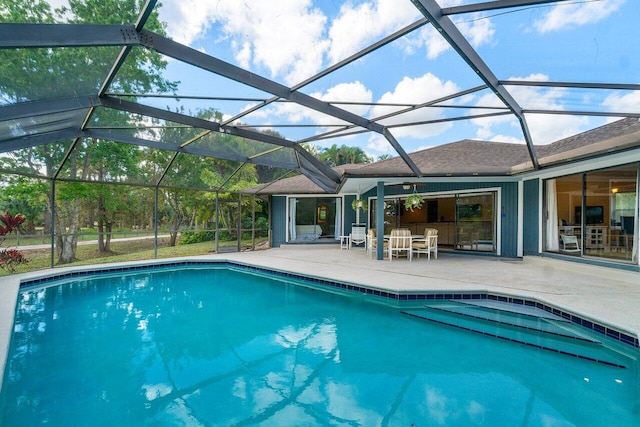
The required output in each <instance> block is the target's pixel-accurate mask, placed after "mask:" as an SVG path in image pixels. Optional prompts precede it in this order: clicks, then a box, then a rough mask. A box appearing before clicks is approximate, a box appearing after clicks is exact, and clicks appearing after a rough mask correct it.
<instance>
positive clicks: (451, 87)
mask: <svg viewBox="0 0 640 427" xmlns="http://www.w3.org/2000/svg"><path fill="white" fill-rule="evenodd" d="M60 1H61V0H60ZM436 1H438V3H439V4H440V5H441V6H443V7H447V6H457V5H464V4H472V3H479V2H480V1H478V0H473V1H472V0H436ZM161 3H162V7H160V9H159V13H160V19H161V20H162V21H164V22H166V25H167V26H166V29H167V33H168V35H169V36H170V37H171V38H173V39H174V40H176V41H179V42H182V43H185V44H187V45H188V46H190V47H192V48H194V49H197V50H200V51H203V52H206V53H208V54H210V55H213V56H215V57H217V58H220V59H222V60H224V61H227V62H229V63H232V64H235V65H238V66H241V67H243V68H246V69H248V70H250V71H252V72H254V73H256V74H259V75H261V76H264V77H267V78H269V79H272V80H274V81H277V82H279V83H282V84H284V85H287V86H293V85H296V84H298V83H300V82H302V81H304V80H305V79H307V78H309V77H310V76H313V75H315V74H316V73H318V72H319V71H321V70H323V69H324V68H326V67H328V66H330V65H332V64H335V63H336V62H338V61H340V60H342V59H344V58H346V57H348V56H350V55H352V54H354V53H356V52H358V51H359V50H360V49H363V48H365V47H367V46H369V45H370V44H372V43H374V42H375V41H377V40H379V39H381V38H383V37H385V36H387V35H389V34H391V33H393V32H394V31H396V30H398V29H400V28H402V27H404V26H406V25H409V24H411V23H413V22H415V21H417V20H418V19H420V18H421V17H422V15H421V14H420V13H419V12H418V10H417V9H416V8H415V7H414V6H413V4H412V3H411V1H409V0H374V1H358V0H353V1H347V2H343V1H341V0H332V1H328V0H322V1H315V2H314V1H311V0H287V1H265V0H243V1H205V0H164V1H162V2H161ZM451 19H452V20H453V22H454V23H455V24H456V26H457V27H458V29H460V31H461V32H462V33H463V34H464V35H465V36H466V37H467V39H468V40H469V41H470V42H471V45H472V46H473V48H474V49H476V50H477V52H478V53H479V54H480V56H481V57H482V58H483V59H484V61H485V62H486V64H487V65H488V66H489V67H490V68H491V69H492V71H493V72H494V73H495V74H496V75H497V77H498V79H500V80H509V79H516V80H518V79H520V80H525V79H526V80H535V81H556V82H557V81H577V82H595V83H629V84H638V83H640V45H639V44H638V43H637V26H638V23H639V22H640V4H638V1H637V0H586V1H571V0H569V1H562V2H559V3H557V4H548V5H540V6H530V7H522V8H519V9H516V10H513V9H512V10H498V11H489V12H482V13H473V14H464V15H455V16H452V17H451ZM166 77H167V78H169V79H172V80H180V81H181V86H180V90H179V93H180V94H182V95H204V96H212V97H216V96H220V97H225V96H233V97H239V98H270V95H268V94H264V93H262V92H260V91H258V90H255V89H252V88H248V87H246V86H243V85H240V84H237V83H234V82H230V81H228V80H226V79H223V78H220V77H218V76H214V75H212V74H210V73H205V72H203V71H199V70H196V69H194V68H193V67H191V66H188V65H185V64H182V63H179V62H177V61H174V60H170V62H169V67H168V69H167V73H166ZM480 84H482V82H481V80H480V79H479V78H478V77H477V76H476V75H475V73H473V72H472V71H471V70H470V68H469V67H468V66H467V65H466V64H465V63H464V62H463V61H462V60H461V59H460V58H459V57H458V56H457V54H456V53H455V52H454V51H453V50H452V49H451V48H450V47H449V45H448V44H447V42H446V41H445V40H444V39H443V38H442V37H441V36H440V35H439V34H438V33H437V31H435V30H434V29H433V28H432V27H431V25H429V24H427V25H425V26H423V27H421V28H420V29H418V30H416V31H413V32H412V33H411V34H409V35H408V36H406V37H403V38H401V39H399V40H397V41H395V42H393V43H391V44H389V45H387V46H385V47H383V48H381V49H379V50H377V51H375V52H374V53H372V54H369V55H367V56H366V57H364V58H362V59H359V60H357V61H355V62H353V63H351V64H349V65H348V66H346V67H344V68H342V69H340V70H339V71H337V72H335V73H333V74H332V75H330V76H327V77H324V78H322V79H320V80H318V81H316V82H314V83H312V84H310V85H308V86H305V87H303V88H302V89H301V91H302V92H305V93H308V94H310V95H312V96H314V97H317V98H320V99H323V100H325V101H332V102H335V101H354V102H362V103H389V104H421V103H424V102H427V101H430V100H433V99H438V98H440V97H443V96H446V95H449V94H452V93H455V92H459V91H462V90H465V89H470V88H472V87H475V86H477V85H480ZM510 90H511V93H512V94H513V96H514V98H515V99H516V101H518V103H519V104H520V105H521V106H522V107H524V108H528V109H544V108H552V109H559V110H567V111H569V110H571V111H573V110H595V111H601V112H610V111H615V112H635V113H637V112H639V111H640V108H639V107H640V91H620V90H606V91H605V90H585V89H580V90H578V89H567V88H544V87H531V86H527V87H513V86H512V87H510ZM145 102H153V103H156V104H157V105H162V106H163V107H166V106H168V107H170V108H175V107H177V106H178V104H174V103H172V102H171V101H167V100H162V101H148V100H147V101H145ZM447 104H448V105H449V106H455V107H457V108H451V107H449V108H429V109H420V110H418V111H414V112H411V113H408V114H405V115H402V116H399V117H398V118H392V119H389V120H387V121H385V122H384V123H385V124H387V125H393V124H394V123H397V122H398V121H400V122H405V123H406V122H423V121H430V120H440V119H444V118H451V117H458V116H465V115H468V114H469V113H470V112H473V113H475V114H478V113H482V112H489V111H493V110H484V109H481V108H478V107H496V106H502V103H501V102H500V101H499V100H498V99H497V98H496V97H495V95H493V93H492V92H491V91H487V90H485V91H481V92H476V93H473V94H470V95H467V96H465V97H462V98H456V99H455V100H452V101H449V102H447ZM179 105H181V106H184V107H185V108H187V109H192V110H195V109H198V108H215V109H217V110H219V111H221V112H222V113H223V114H224V115H225V117H233V116H234V115H236V114H238V113H239V112H241V111H243V110H244V109H246V108H248V107H250V106H251V105H252V102H249V101H234V102H223V101H207V102H202V101H187V100H182V101H181V102H180V104H179ZM341 107H342V108H344V109H346V110H349V111H352V112H354V113H356V114H359V115H362V116H364V117H367V118H374V117H379V116H381V115H384V114H386V113H389V112H390V111H394V110H397V109H399V108H401V107H399V106H371V105H341ZM471 107H474V108H471ZM526 117H527V121H528V123H529V127H530V130H531V134H532V136H533V140H534V143H535V144H547V143H550V142H553V141H555V140H558V139H561V138H563V137H566V136H570V135H573V134H576V133H579V132H582V131H586V130H589V129H591V128H593V127H596V126H599V125H602V124H604V123H606V122H608V121H612V120H616V118H611V117H608V118H607V117H588V116H574V115H533V114H528V115H527V116H526ZM241 121H242V123H244V124H253V125H256V126H257V125H261V126H265V125H266V126H268V125H277V124H288V125H298V126H300V127H286V128H284V127H275V128H274V129H275V130H277V131H278V132H280V133H281V134H282V135H283V136H285V137H287V138H288V139H291V140H303V139H304V138H307V137H313V136H314V135H317V134H318V133H323V132H325V131H327V130H329V129H332V128H322V126H320V127H302V125H311V124H313V125H316V126H317V125H336V124H339V123H340V122H339V121H337V120H336V119H333V118H330V117H327V116H323V115H322V114H320V113H317V112H314V111H309V110H306V109H304V108H302V107H300V106H298V105H295V104H292V103H276V104H271V105H270V106H269V107H267V108H265V109H261V110H259V111H257V112H254V113H252V114H250V115H248V116H245V117H243V118H242V119H241ZM391 129H392V133H393V135H394V136H395V137H396V139H397V140H398V141H399V142H400V143H401V144H402V145H403V147H404V148H405V150H406V151H407V152H413V151H417V150H420V149H423V148H428V147H432V146H435V145H439V144H443V143H447V142H453V141H456V140H460V139H465V138H470V139H482V140H493V141H503V142H516V143H523V142H524V139H523V136H522V131H521V128H520V126H519V124H518V122H517V120H515V119H514V118H513V117H512V116H499V117H493V118H489V119H476V120H462V121H455V122H448V123H436V124H429V125H416V126H410V127H396V128H393V127H392V128H391ZM334 143H335V144H338V145H341V144H347V145H355V146H359V147H361V148H363V149H364V150H365V151H366V152H367V153H369V154H371V155H373V156H375V157H377V156H379V155H381V154H391V155H394V154H395V152H394V150H393V149H392V148H391V146H390V145H389V143H388V142H387V141H386V140H385V139H384V138H383V137H381V136H380V135H376V134H371V133H365V134H359V135H354V136H349V137H346V136H345V137H341V138H334V139H328V140H323V141H317V142H315V143H314V144H316V145H318V146H320V147H323V146H328V145H331V144H334Z"/></svg>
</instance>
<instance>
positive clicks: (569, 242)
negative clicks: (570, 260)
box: [560, 234, 580, 252]
mask: <svg viewBox="0 0 640 427" xmlns="http://www.w3.org/2000/svg"><path fill="white" fill-rule="evenodd" d="M560 239H561V240H562V248H560V251H561V252H580V242H579V241H578V236H570V235H568V234H561V235H560Z"/></svg>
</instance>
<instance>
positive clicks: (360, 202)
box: [351, 199, 367, 211]
mask: <svg viewBox="0 0 640 427" xmlns="http://www.w3.org/2000/svg"><path fill="white" fill-rule="evenodd" d="M351 207H352V208H353V210H354V211H357V210H358V209H362V211H366V210H367V201H366V200H364V199H354V200H353V202H351Z"/></svg>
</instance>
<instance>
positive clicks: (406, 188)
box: [402, 184, 411, 190]
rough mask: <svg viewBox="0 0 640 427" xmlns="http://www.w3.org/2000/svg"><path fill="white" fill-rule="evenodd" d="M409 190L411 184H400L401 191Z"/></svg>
mask: <svg viewBox="0 0 640 427" xmlns="http://www.w3.org/2000/svg"><path fill="white" fill-rule="evenodd" d="M410 188H411V184H402V189H403V190H408V189H410Z"/></svg>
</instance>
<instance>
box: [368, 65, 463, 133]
mask: <svg viewBox="0 0 640 427" xmlns="http://www.w3.org/2000/svg"><path fill="white" fill-rule="evenodd" d="M459 91H460V88H459V87H458V86H457V85H456V84H455V83H453V82H451V81H446V82H443V81H442V80H440V79H439V78H438V77H436V76H434V75H433V74H431V73H426V74H425V75H423V76H421V77H418V78H415V79H412V78H409V77H405V78H404V79H402V81H401V82H400V83H398V84H397V85H396V87H395V88H394V90H393V92H387V93H385V94H384V95H382V97H380V99H379V100H378V102H379V103H403V104H422V103H424V102H425V100H429V99H438V98H441V97H443V96H446V95H450V94H453V93H456V92H459ZM397 110H398V107H387V106H383V105H379V106H376V107H374V108H372V110H371V117H372V118H374V119H375V118H376V117H380V116H383V115H385V114H388V113H391V112H393V111H397ZM440 118H442V113H441V111H439V110H437V109H430V108H421V109H418V110H414V111H410V112H408V113H404V114H401V115H399V116H394V117H391V118H389V119H385V120H383V121H382V123H383V124H384V125H387V126H388V125H392V124H397V123H407V122H420V121H425V120H435V119H440ZM451 126H452V125H451V123H442V124H437V125H422V126H409V127H400V128H394V129H393V134H394V135H395V136H396V137H413V138H419V139H424V138H426V137H429V136H433V135H437V134H440V133H442V132H443V131H445V130H446V129H448V128H450V127H451Z"/></svg>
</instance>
